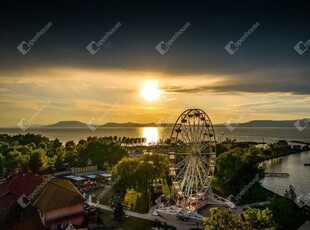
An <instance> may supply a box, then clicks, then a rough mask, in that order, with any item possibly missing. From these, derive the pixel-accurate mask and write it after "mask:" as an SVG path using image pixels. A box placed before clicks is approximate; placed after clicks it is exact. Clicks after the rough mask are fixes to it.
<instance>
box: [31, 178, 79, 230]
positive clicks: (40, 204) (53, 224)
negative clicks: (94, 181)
mask: <svg viewBox="0 0 310 230" xmlns="http://www.w3.org/2000/svg"><path fill="white" fill-rule="evenodd" d="M34 207H35V208H36V209H37V210H38V212H39V216H40V218H41V221H42V223H43V225H44V227H45V229H49V230H54V229H55V230H56V229H62V228H64V227H65V226H68V225H69V224H70V223H72V224H73V225H74V226H81V225H82V224H83V222H84V198H83V196H82V195H81V193H80V192H79V191H78V190H77V188H76V187H75V186H74V185H73V184H72V183H71V182H70V181H68V180H66V179H60V178H53V179H51V180H50V181H49V182H48V183H47V184H46V186H45V187H44V189H43V190H42V192H41V194H40V195H39V196H38V198H37V200H36V201H35V203H34Z"/></svg>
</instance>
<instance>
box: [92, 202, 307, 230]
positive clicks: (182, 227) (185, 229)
mask: <svg viewBox="0 0 310 230" xmlns="http://www.w3.org/2000/svg"><path fill="white" fill-rule="evenodd" d="M87 203H88V204H89V205H91V206H95V207H98V208H100V209H102V210H107V211H111V212H112V211H113V209H111V208H110V207H109V206H107V205H102V204H97V203H93V202H89V201H88V202H87ZM266 204H269V201H266V202H258V203H253V204H247V205H243V206H237V208H235V209H232V210H233V212H234V213H235V214H240V213H241V212H242V211H243V209H244V208H246V207H249V206H250V207H258V206H262V205H266ZM155 208H156V206H154V207H152V208H151V209H150V211H149V212H148V213H145V214H142V213H137V212H131V211H125V215H127V216H132V217H136V218H140V219H144V220H151V221H155V220H156V219H157V220H159V221H160V222H161V223H162V224H164V223H165V222H166V223H167V224H168V225H170V226H173V227H175V228H176V229H177V230H189V229H191V228H198V227H199V228H201V229H204V226H203V225H202V224H201V223H198V222H190V221H189V222H183V221H181V220H177V219H175V218H174V219H168V218H164V217H162V216H154V215H152V213H153V211H154V209H155ZM303 226H305V228H300V229H299V230H306V229H307V230H308V229H310V228H309V227H310V224H309V223H308V224H307V223H305V224H304V225H303Z"/></svg>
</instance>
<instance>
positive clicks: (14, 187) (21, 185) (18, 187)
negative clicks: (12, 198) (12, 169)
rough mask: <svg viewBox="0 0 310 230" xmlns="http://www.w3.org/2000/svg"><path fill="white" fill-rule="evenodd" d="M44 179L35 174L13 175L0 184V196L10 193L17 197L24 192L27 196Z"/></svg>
mask: <svg viewBox="0 0 310 230" xmlns="http://www.w3.org/2000/svg"><path fill="white" fill-rule="evenodd" d="M43 181H44V179H43V178H42V177H41V176H37V175H21V176H14V177H13V178H11V179H8V180H7V181H6V182H5V183H3V184H1V185H0V198H1V197H3V196H4V195H5V194H7V193H10V194H14V195H16V196H18V197H20V196H21V195H23V194H25V195H26V196H29V195H30V194H31V193H32V192H33V191H34V190H35V189H36V187H37V186H39V185H40V184H41V183H42V182H43Z"/></svg>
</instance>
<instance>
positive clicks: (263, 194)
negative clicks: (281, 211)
mask: <svg viewBox="0 0 310 230" xmlns="http://www.w3.org/2000/svg"><path fill="white" fill-rule="evenodd" d="M273 195H276V196H279V195H277V194H275V193H273V192H271V191H269V190H268V189H266V188H264V187H263V186H261V185H260V184H259V183H256V184H255V185H253V187H252V188H251V196H250V193H249V191H247V192H246V193H245V194H244V195H243V196H242V197H241V199H240V200H239V202H238V205H243V204H251V203H256V202H262V201H268V200H269V198H271V197H273Z"/></svg>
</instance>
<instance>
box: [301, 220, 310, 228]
mask: <svg viewBox="0 0 310 230" xmlns="http://www.w3.org/2000/svg"><path fill="white" fill-rule="evenodd" d="M309 229H310V220H308V221H307V222H306V223H304V224H303V225H302V226H301V227H300V228H298V230H309Z"/></svg>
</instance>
